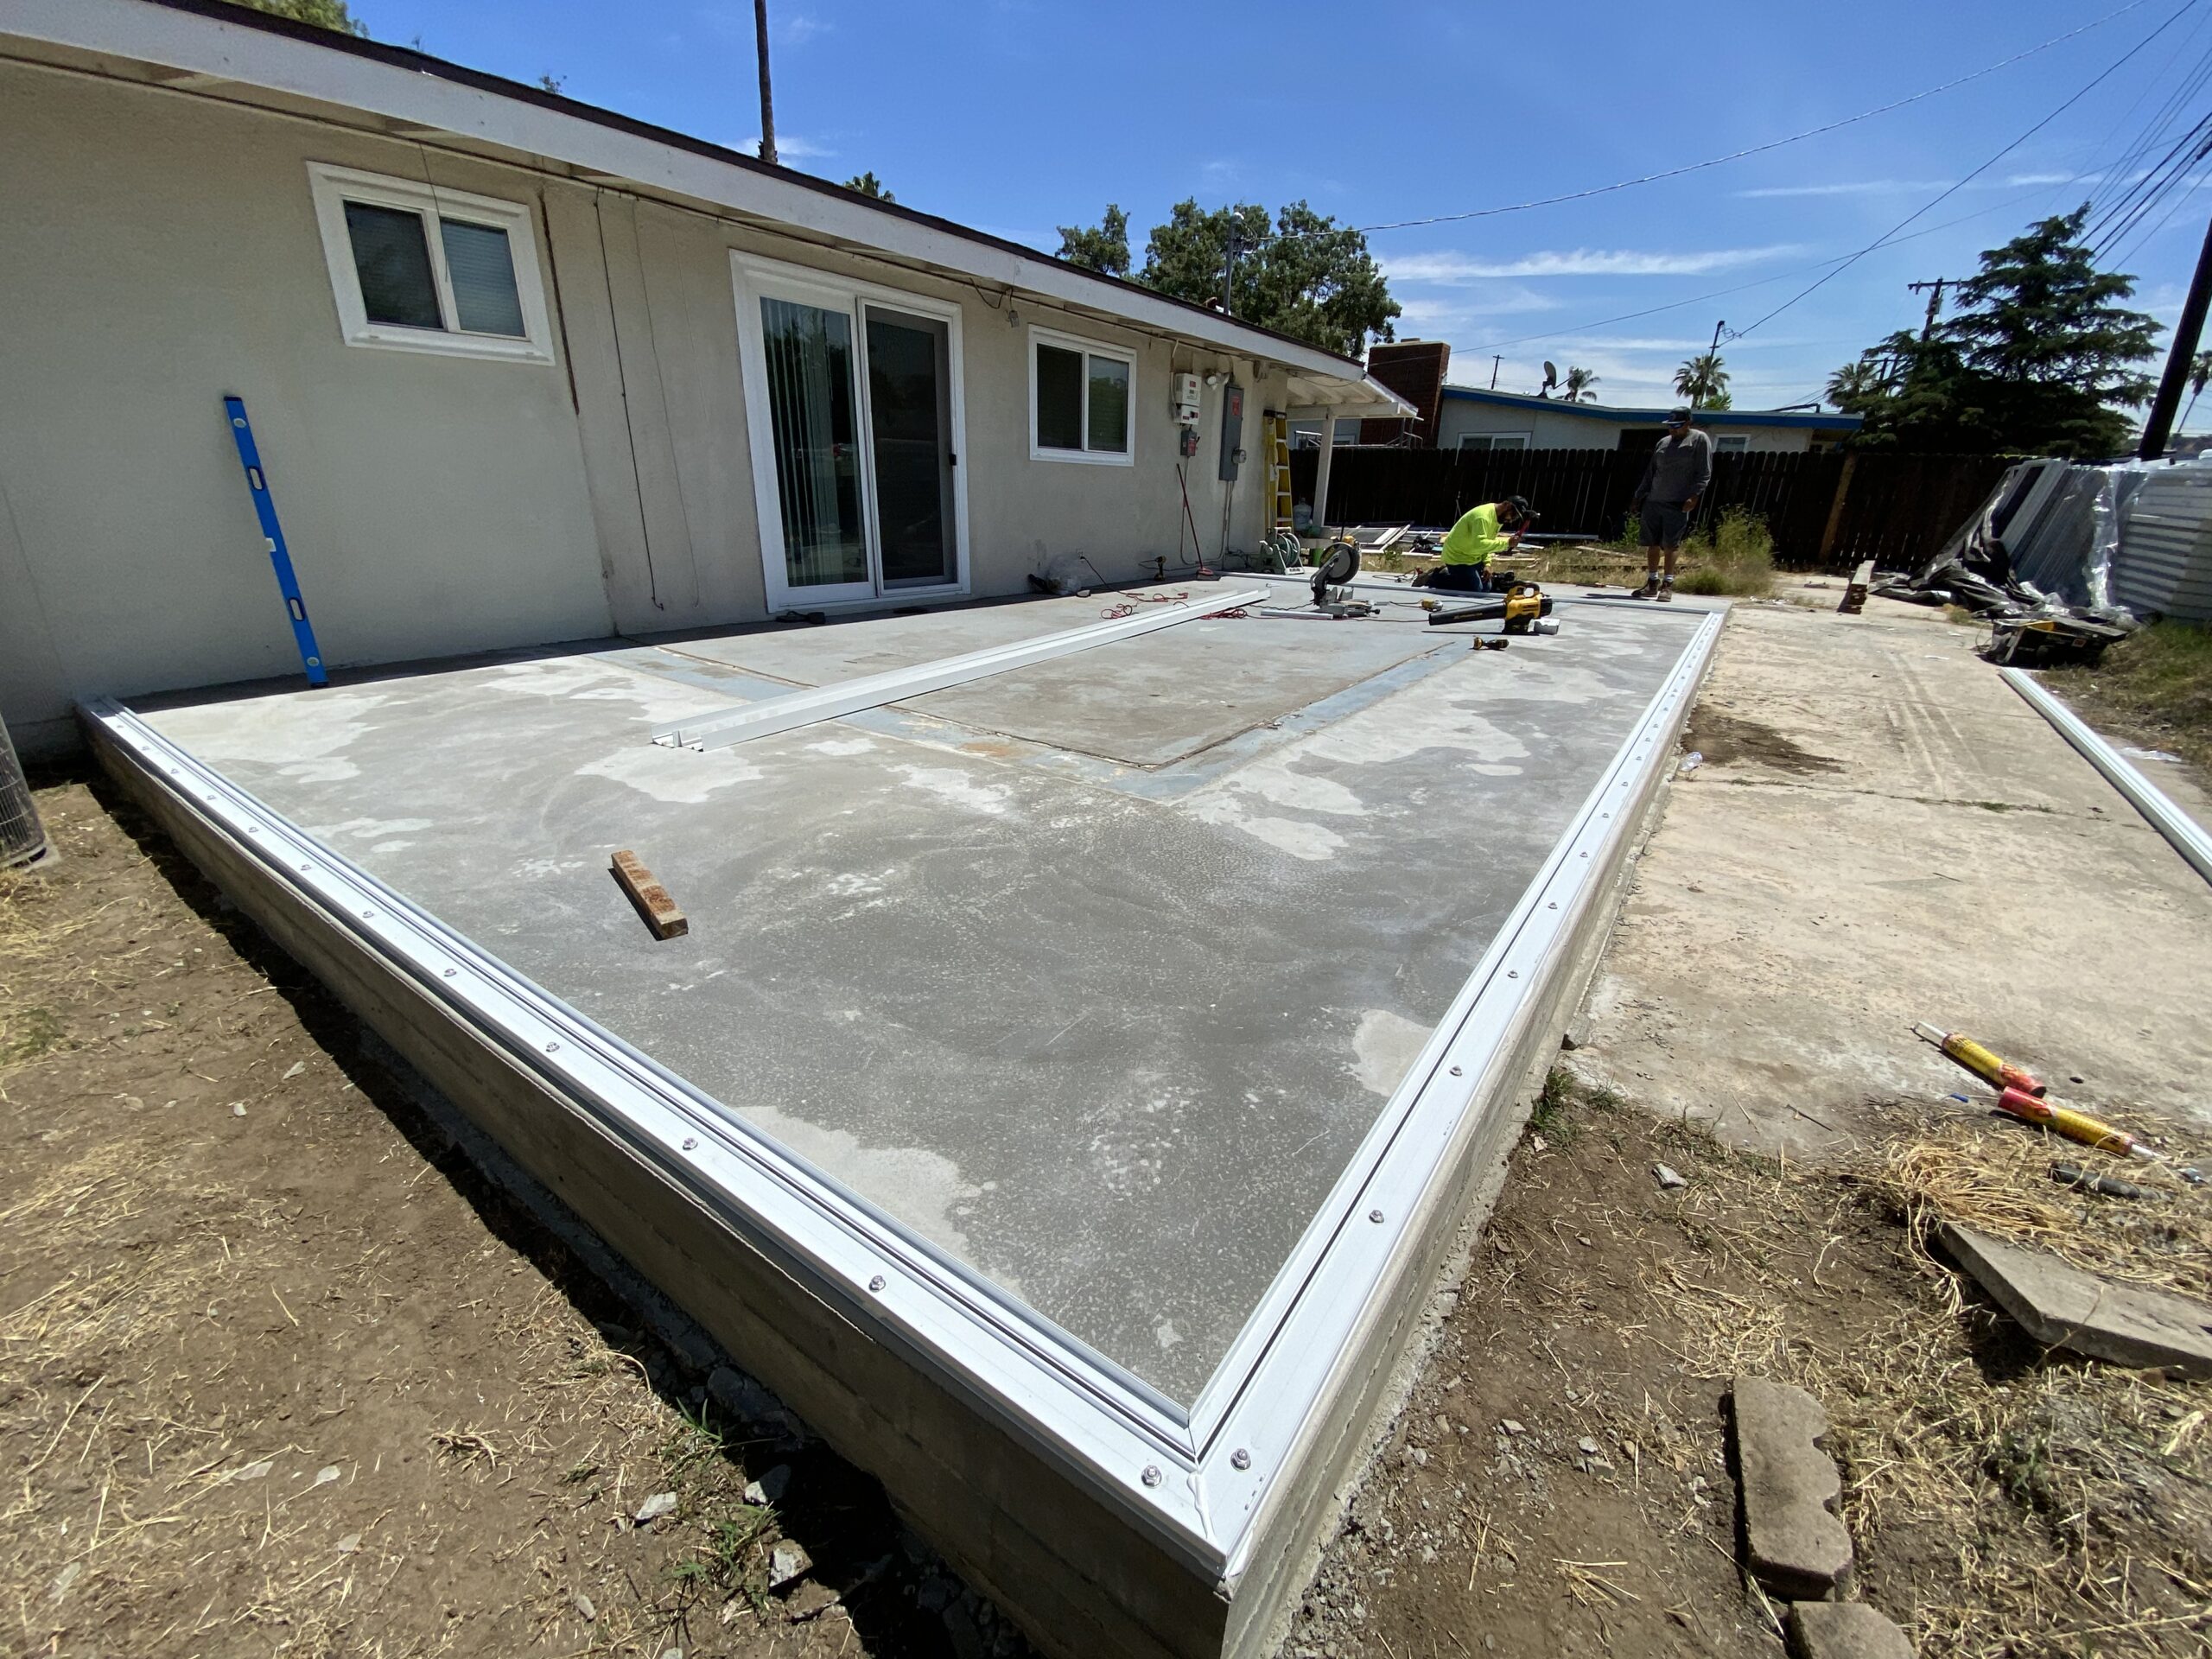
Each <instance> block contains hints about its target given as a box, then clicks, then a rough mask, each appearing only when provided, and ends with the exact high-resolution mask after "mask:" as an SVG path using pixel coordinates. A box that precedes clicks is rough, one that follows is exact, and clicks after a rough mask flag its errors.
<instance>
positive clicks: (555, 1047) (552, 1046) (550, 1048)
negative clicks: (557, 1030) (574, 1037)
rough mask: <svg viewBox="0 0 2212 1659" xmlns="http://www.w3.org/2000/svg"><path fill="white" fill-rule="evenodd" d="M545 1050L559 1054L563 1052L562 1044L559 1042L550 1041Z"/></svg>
mask: <svg viewBox="0 0 2212 1659" xmlns="http://www.w3.org/2000/svg"><path fill="white" fill-rule="evenodd" d="M545 1052H547V1053H548V1054H557V1053H559V1052H561V1045H560V1044H558V1043H548V1044H546V1045H545Z"/></svg>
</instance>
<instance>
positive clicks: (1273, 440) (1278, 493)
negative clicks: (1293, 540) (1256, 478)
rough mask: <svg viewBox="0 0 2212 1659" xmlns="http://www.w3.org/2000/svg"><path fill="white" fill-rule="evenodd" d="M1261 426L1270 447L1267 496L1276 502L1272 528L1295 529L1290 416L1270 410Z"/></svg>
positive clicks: (1272, 509) (1274, 529) (1270, 529)
mask: <svg viewBox="0 0 2212 1659" xmlns="http://www.w3.org/2000/svg"><path fill="white" fill-rule="evenodd" d="M1262 429H1263V430H1264V432H1265V439H1264V442H1266V444H1267V446H1268V499H1269V500H1270V501H1271V502H1272V503H1273V504H1274V505H1273V506H1272V508H1271V509H1270V511H1271V512H1273V514H1274V522H1273V523H1272V524H1269V525H1268V529H1269V531H1278V530H1288V529H1290V528H1292V524H1291V518H1292V511H1291V503H1290V416H1287V415H1277V414H1274V413H1272V412H1271V413H1269V414H1268V415H1267V416H1263V417H1262Z"/></svg>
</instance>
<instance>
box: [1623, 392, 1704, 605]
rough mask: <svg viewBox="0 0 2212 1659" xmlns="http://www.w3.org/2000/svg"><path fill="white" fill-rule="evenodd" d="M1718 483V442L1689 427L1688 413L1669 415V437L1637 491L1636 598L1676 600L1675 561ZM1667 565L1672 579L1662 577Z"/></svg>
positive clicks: (1679, 411) (1654, 454) (1648, 465)
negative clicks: (1639, 560)
mask: <svg viewBox="0 0 2212 1659" xmlns="http://www.w3.org/2000/svg"><path fill="white" fill-rule="evenodd" d="M1712 482H1713V440H1712V439H1711V438H1709V437H1707V436H1706V435H1705V434H1704V433H1702V432H1700V431H1699V430H1698V429H1696V428H1695V427H1694V426H1692V425H1691V424H1690V412H1689V410H1687V409H1676V410H1669V411H1668V415H1667V435H1666V436H1664V437H1662V439H1660V440H1659V447H1658V448H1656V449H1654V450H1653V451H1652V452H1651V459H1650V460H1649V461H1646V462H1645V463H1644V467H1643V482H1641V483H1639V484H1638V485H1637V486H1636V502H1635V506H1636V512H1637V517H1638V518H1639V519H1640V521H1641V522H1642V524H1643V587H1641V588H1638V589H1637V591H1636V592H1635V594H1632V595H1631V597H1632V598H1636V599H1656V600H1669V599H1672V598H1674V596H1675V554H1677V553H1678V552H1680V551H1681V545H1682V537H1683V536H1684V535H1685V534H1686V533H1687V532H1688V530H1689V524H1690V518H1691V515H1692V514H1694V513H1695V512H1697V504H1698V501H1699V499H1700V498H1701V497H1702V496H1703V495H1704V494H1705V492H1706V489H1707V486H1710V485H1711V484H1712ZM1662 559H1664V560H1665V561H1666V564H1667V574H1666V575H1665V576H1664V577H1662V576H1661V575H1660V574H1659V563H1660V561H1661V560H1662Z"/></svg>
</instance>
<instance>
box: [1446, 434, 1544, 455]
mask: <svg viewBox="0 0 2212 1659" xmlns="http://www.w3.org/2000/svg"><path fill="white" fill-rule="evenodd" d="M1529 437H1530V434H1529V433H1526V432H1462V433H1461V434H1460V435H1459V448H1461V449H1462V450H1465V449H1469V448H1477V445H1476V444H1475V440H1476V439H1478V438H1479V439H1480V440H1481V441H1482V442H1481V444H1480V446H1479V449H1478V453H1479V450H1495V449H1497V448H1504V449H1506V450H1507V451H1509V452H1512V451H1516V450H1522V449H1526V448H1529Z"/></svg>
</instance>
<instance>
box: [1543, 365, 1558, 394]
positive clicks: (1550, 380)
mask: <svg viewBox="0 0 2212 1659" xmlns="http://www.w3.org/2000/svg"><path fill="white" fill-rule="evenodd" d="M1555 385H1559V371H1558V370H1557V369H1555V368H1554V367H1553V366H1552V362H1551V359H1549V358H1546V359H1544V390H1545V391H1550V390H1551V389H1552V388H1553V387H1554V386H1555Z"/></svg>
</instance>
